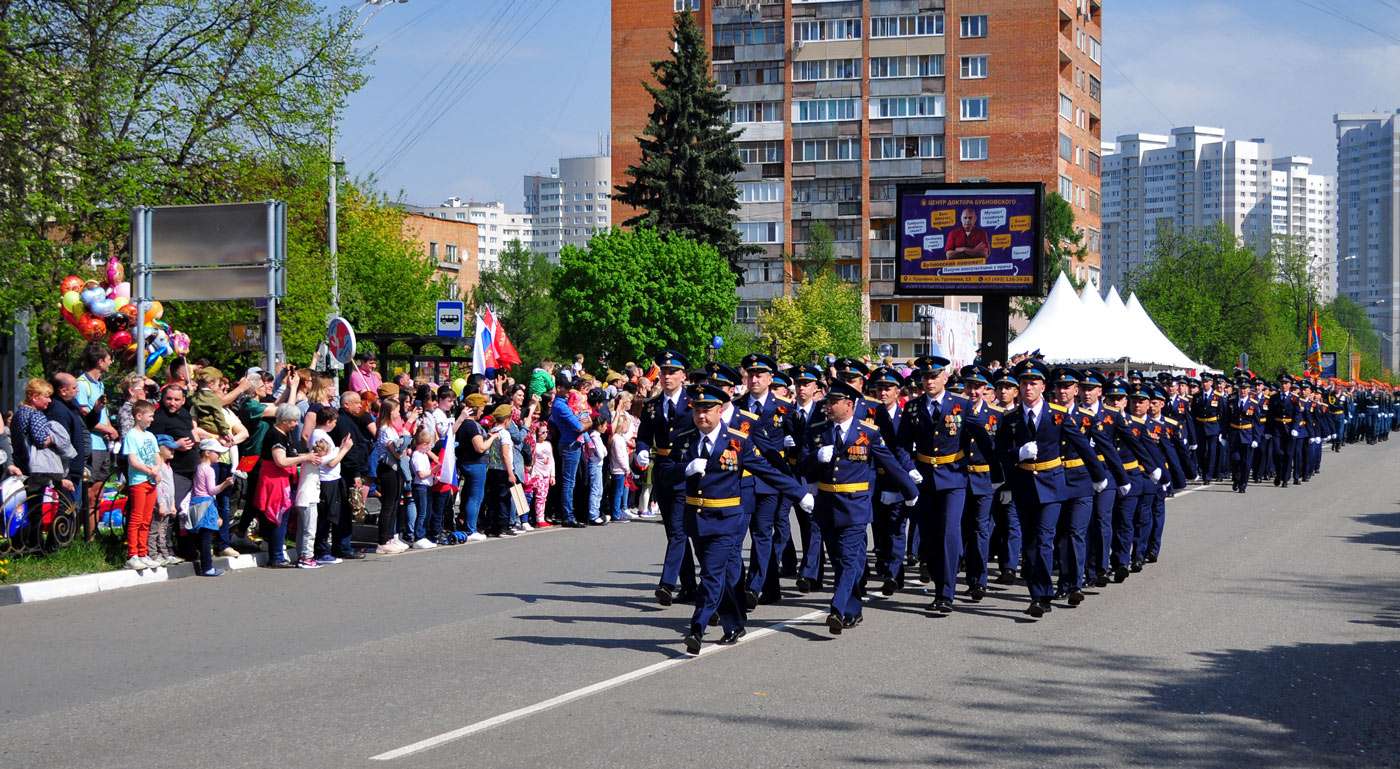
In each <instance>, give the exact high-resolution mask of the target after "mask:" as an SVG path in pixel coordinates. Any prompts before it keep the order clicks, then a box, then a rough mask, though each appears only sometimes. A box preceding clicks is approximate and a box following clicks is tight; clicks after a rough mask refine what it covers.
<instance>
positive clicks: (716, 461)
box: [673, 385, 813, 654]
mask: <svg viewBox="0 0 1400 769" xmlns="http://www.w3.org/2000/svg"><path fill="white" fill-rule="evenodd" d="M689 395H690V403H691V416H692V422H693V426H692V427H691V429H689V430H687V431H684V432H679V433H677V435H676V436H675V439H676V448H680V449H682V453H681V462H682V472H683V476H682V478H681V480H680V481H679V482H678V483H677V484H676V487H675V493H674V496H673V500H675V502H674V504H675V506H676V510H675V512H674V513H673V514H675V515H680V516H681V517H682V520H683V521H684V525H685V532H686V535H687V536H688V537H689V538H690V540H691V542H692V543H694V547H695V553H696V556H697V558H698V560H699V561H700V585H699V592H700V595H699V598H698V599H697V600H696V602H695V612H694V613H693V614H692V615H691V618H690V628H689V630H688V632H687V633H686V635H685V648H686V651H688V652H690V653H691V654H699V653H700V647H701V639H702V638H703V636H704V634H705V628H706V627H707V626H708V625H709V624H710V621H711V618H712V617H716V616H717V617H718V618H719V624H720V625H721V626H722V627H723V629H724V635H723V637H721V638H720V640H719V642H720V643H721V644H733V643H737V642H738V641H739V639H740V638H743V637H744V633H745V631H744V608H743V599H742V598H741V597H740V596H739V594H738V592H737V591H736V590H735V587H736V585H737V584H738V581H739V579H738V574H736V573H735V572H736V571H737V570H738V568H739V566H738V565H739V563H740V561H741V560H742V558H741V556H740V555H739V551H740V549H741V548H742V546H743V542H744V532H745V530H746V528H747V526H746V524H745V517H746V516H745V515H744V513H743V501H742V497H743V496H744V492H743V489H742V487H743V485H744V483H745V479H744V476H747V475H752V476H755V477H759V478H762V479H763V480H764V481H766V482H767V483H769V484H772V486H773V487H774V488H775V489H777V490H778V491H779V493H784V494H789V495H791V496H792V497H793V498H794V499H800V500H801V501H800V503H799V504H800V505H802V506H803V507H805V508H807V509H809V510H810V509H811V508H812V503H813V499H812V495H810V494H808V493H807V491H806V489H805V488H803V487H802V485H801V484H799V483H797V482H796V481H794V480H793V479H792V478H791V477H789V476H788V475H787V474H786V473H784V472H783V471H781V470H779V469H777V468H775V467H773V466H772V465H770V464H768V461H767V460H765V459H764V458H763V455H762V454H761V453H760V452H759V450H758V448H757V447H756V446H755V445H754V444H753V441H752V440H751V439H750V438H749V437H748V436H746V435H743V434H741V433H739V432H737V431H735V430H733V429H731V428H730V427H729V426H728V425H727V424H725V421H724V420H723V419H722V412H723V409H724V406H725V405H726V404H728V403H729V394H728V393H726V392H724V390H723V389H721V388H719V387H716V386H714V385H692V386H691V389H690V392H689Z"/></svg>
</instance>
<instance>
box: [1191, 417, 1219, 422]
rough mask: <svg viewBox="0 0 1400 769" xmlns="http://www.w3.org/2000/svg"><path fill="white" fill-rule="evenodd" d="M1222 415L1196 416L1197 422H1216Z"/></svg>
mask: <svg viewBox="0 0 1400 769" xmlns="http://www.w3.org/2000/svg"><path fill="white" fill-rule="evenodd" d="M1219 418H1220V417H1196V421H1197V422H1214V421H1215V420H1217V419H1219Z"/></svg>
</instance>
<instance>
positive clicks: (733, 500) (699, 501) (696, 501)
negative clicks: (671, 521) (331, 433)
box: [685, 497, 740, 507]
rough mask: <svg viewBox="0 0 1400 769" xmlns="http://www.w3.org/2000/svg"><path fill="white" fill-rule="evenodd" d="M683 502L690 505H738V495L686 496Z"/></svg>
mask: <svg viewBox="0 0 1400 769" xmlns="http://www.w3.org/2000/svg"><path fill="white" fill-rule="evenodd" d="M685 503H686V504H687V505H690V506H691V507H738V506H739V504H740V502H739V498H738V497H725V498H724V499H706V498H704V497H686V498H685Z"/></svg>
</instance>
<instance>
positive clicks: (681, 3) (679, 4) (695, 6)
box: [675, 0, 700, 13]
mask: <svg viewBox="0 0 1400 769" xmlns="http://www.w3.org/2000/svg"><path fill="white" fill-rule="evenodd" d="M687 6H689V7H687ZM675 7H676V13H680V12H681V11H698V10H700V0H675Z"/></svg>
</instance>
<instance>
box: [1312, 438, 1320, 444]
mask: <svg viewBox="0 0 1400 769" xmlns="http://www.w3.org/2000/svg"><path fill="white" fill-rule="evenodd" d="M1313 443H1322V439H1321V438H1313Z"/></svg>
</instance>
